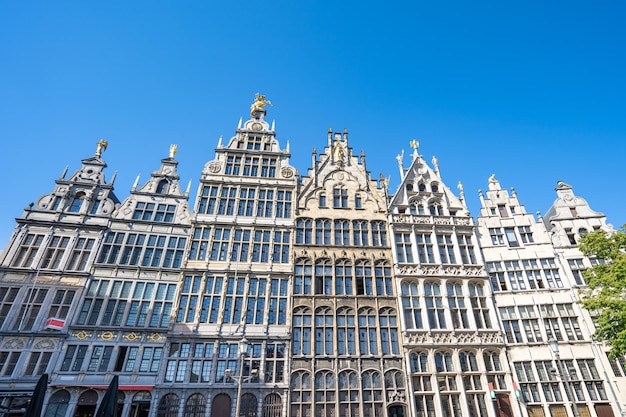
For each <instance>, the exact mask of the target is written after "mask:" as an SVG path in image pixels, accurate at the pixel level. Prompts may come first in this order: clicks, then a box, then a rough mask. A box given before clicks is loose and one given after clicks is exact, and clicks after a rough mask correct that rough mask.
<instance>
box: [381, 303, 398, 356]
mask: <svg viewBox="0 0 626 417" xmlns="http://www.w3.org/2000/svg"><path fill="white" fill-rule="evenodd" d="M378 316H379V321H380V345H381V347H382V351H383V355H390V354H393V355H397V354H399V353H400V345H399V343H398V320H397V317H396V311H395V310H394V309H393V308H391V307H383V308H381V309H380V311H379V313H378Z"/></svg>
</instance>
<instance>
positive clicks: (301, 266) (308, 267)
mask: <svg viewBox="0 0 626 417" xmlns="http://www.w3.org/2000/svg"><path fill="white" fill-rule="evenodd" d="M294 272H295V273H294V285H293V293H294V294H311V286H312V280H313V265H312V264H311V261H310V260H309V259H298V260H297V261H296V265H295V268H294Z"/></svg>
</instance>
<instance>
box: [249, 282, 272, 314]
mask: <svg viewBox="0 0 626 417" xmlns="http://www.w3.org/2000/svg"><path fill="white" fill-rule="evenodd" d="M266 283H267V280H266V279H265V278H261V279H258V278H255V277H251V278H250V279H249V281H248V297H247V307H246V323H248V324H263V315H264V313H265V297H266V291H265V287H266Z"/></svg>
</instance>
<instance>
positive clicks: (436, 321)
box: [424, 282, 446, 329]
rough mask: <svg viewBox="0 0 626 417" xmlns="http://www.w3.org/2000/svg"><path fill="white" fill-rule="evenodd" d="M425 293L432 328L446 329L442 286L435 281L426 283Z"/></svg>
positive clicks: (429, 322)
mask: <svg viewBox="0 0 626 417" xmlns="http://www.w3.org/2000/svg"><path fill="white" fill-rule="evenodd" d="M424 295H425V297H424V298H425V300H426V313H427V315H428V324H429V326H430V328H431V329H445V328H446V319H445V315H444V308H443V297H442V296H441V286H440V285H439V284H438V283H435V282H427V283H425V284H424Z"/></svg>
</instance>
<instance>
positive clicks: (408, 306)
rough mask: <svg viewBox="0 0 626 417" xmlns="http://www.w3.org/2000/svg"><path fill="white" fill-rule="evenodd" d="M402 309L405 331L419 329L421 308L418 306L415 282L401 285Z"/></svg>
mask: <svg viewBox="0 0 626 417" xmlns="http://www.w3.org/2000/svg"><path fill="white" fill-rule="evenodd" d="M401 290H402V309H403V310H404V322H405V323H404V324H405V326H406V328H407V329H421V328H422V327H424V324H423V323H422V308H421V306H420V298H419V290H418V286H417V282H403V283H402V287H401Z"/></svg>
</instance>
